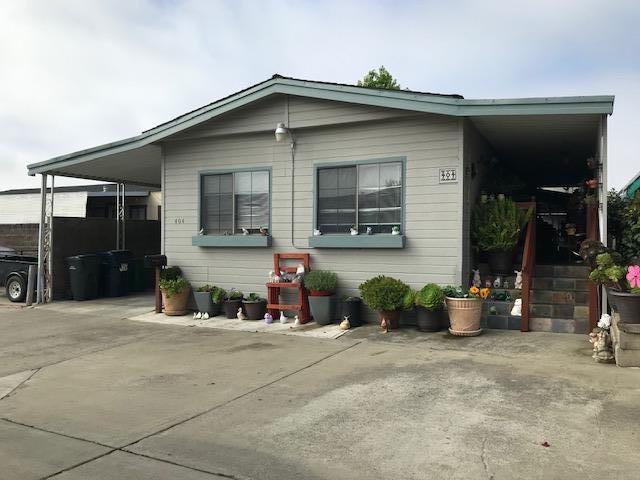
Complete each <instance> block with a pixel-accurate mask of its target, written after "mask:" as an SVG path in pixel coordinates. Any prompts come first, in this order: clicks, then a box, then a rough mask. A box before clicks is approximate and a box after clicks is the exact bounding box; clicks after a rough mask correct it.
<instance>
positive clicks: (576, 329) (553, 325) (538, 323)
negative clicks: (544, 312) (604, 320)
mask: <svg viewBox="0 0 640 480" xmlns="http://www.w3.org/2000/svg"><path fill="white" fill-rule="evenodd" d="M587 328H588V321H587V319H586V318H584V319H575V318H549V317H530V318H529V329H530V330H531V331H532V332H555V333H581V334H585V333H587Z"/></svg>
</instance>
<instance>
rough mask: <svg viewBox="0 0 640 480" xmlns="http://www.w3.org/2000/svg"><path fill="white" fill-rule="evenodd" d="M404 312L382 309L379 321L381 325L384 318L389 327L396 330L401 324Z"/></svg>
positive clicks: (379, 313)
mask: <svg viewBox="0 0 640 480" xmlns="http://www.w3.org/2000/svg"><path fill="white" fill-rule="evenodd" d="M401 314H402V312H401V311H400V310H380V311H379V312H378V321H379V323H380V325H382V319H383V318H384V319H385V320H386V322H387V328H388V329H389V330H395V329H396V328H398V326H399V325H400V315H401Z"/></svg>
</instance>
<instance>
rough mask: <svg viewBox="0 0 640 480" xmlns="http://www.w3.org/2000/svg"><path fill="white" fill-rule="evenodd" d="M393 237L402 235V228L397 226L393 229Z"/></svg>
mask: <svg viewBox="0 0 640 480" xmlns="http://www.w3.org/2000/svg"><path fill="white" fill-rule="evenodd" d="M391 235H400V227H398V226H397V225H396V226H395V227H393V228H392V229H391Z"/></svg>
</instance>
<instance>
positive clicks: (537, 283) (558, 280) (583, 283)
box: [531, 277, 589, 292]
mask: <svg viewBox="0 0 640 480" xmlns="http://www.w3.org/2000/svg"><path fill="white" fill-rule="evenodd" d="M588 288H589V281H588V280H587V277H584V278H567V277H533V278H532V282H531V290H555V291H560V292H586V291H587V290H588Z"/></svg>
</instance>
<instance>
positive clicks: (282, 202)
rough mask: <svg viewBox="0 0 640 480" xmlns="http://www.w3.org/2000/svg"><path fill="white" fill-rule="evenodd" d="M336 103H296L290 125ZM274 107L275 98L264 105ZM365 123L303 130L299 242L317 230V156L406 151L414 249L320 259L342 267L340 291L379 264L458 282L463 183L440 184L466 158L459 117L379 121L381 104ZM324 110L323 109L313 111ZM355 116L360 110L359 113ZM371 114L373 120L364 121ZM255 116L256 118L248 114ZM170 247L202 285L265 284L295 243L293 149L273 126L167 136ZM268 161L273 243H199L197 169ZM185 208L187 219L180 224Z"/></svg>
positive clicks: (421, 279) (317, 261)
mask: <svg viewBox="0 0 640 480" xmlns="http://www.w3.org/2000/svg"><path fill="white" fill-rule="evenodd" d="M325 103H330V102H316V101H313V102H306V103H305V102H299V101H298V100H295V101H294V100H292V101H291V102H290V118H291V125H295V124H296V122H299V123H298V124H299V125H302V124H304V122H306V121H308V119H309V118H312V117H313V116H314V115H316V116H317V117H318V118H323V120H322V121H323V122H330V121H331V112H334V113H333V114H337V113H336V111H335V106H334V105H329V106H327V105H326V104H325ZM258 110H260V109H256V110H254V111H253V114H255V115H256V116H257V118H258V119H260V118H263V116H268V115H269V114H270V113H269V112H271V106H269V105H266V106H265V110H264V111H263V112H261V113H260V114H259V112H258ZM357 110H359V112H360V113H359V114H362V115H363V117H362V118H361V119H360V121H359V123H350V124H348V125H345V124H343V125H335V126H323V127H318V128H305V129H304V130H302V129H301V130H297V131H295V135H296V144H297V146H296V163H295V195H294V196H295V222H294V226H295V244H296V245H297V246H298V247H306V246H307V245H308V243H307V239H308V237H309V236H310V235H311V233H312V230H313V205H314V201H313V185H314V178H313V172H314V164H318V163H331V162H351V161H359V160H368V159H373V158H385V157H398V156H404V157H406V178H405V186H406V207H405V215H406V232H405V233H406V236H407V243H406V248H404V249H399V250H393V251H389V250H368V249H359V250H351V249H349V250H335V249H331V250H323V249H308V250H307V249H304V250H302V251H304V252H308V253H311V260H312V267H313V268H315V269H329V270H334V271H336V272H338V276H339V282H340V290H341V293H348V294H353V293H356V292H357V287H358V285H359V284H360V283H361V282H363V281H364V280H366V279H367V278H370V277H372V276H374V275H377V274H379V273H381V272H382V273H385V274H388V275H392V276H395V277H398V278H401V279H402V280H404V281H406V282H407V283H409V284H410V285H411V286H413V287H414V288H418V287H421V286H422V285H424V284H425V283H427V282H437V283H440V284H450V283H459V281H460V278H459V277H460V270H461V268H462V265H461V263H462V258H461V256H462V232H461V211H460V207H461V204H460V197H461V185H460V184H448V185H439V184H438V169H439V168H440V167H448V166H455V167H459V163H460V162H459V151H460V147H459V141H460V132H459V126H458V122H457V120H455V119H450V118H448V117H440V116H433V115H424V116H421V117H416V116H410V117H406V118H396V119H394V120H393V121H392V122H390V121H388V120H380V118H378V117H377V113H378V112H373V114H372V112H371V109H369V116H367V115H366V114H367V109H366V108H362V107H358V108H357ZM314 112H315V113H314ZM354 115H355V113H354ZM365 118H367V119H368V120H369V121H366V122H365V121H364V119H365ZM245 120H246V121H251V120H250V119H249V117H247V118H246V119H245ZM164 155H165V161H164V169H165V170H164V178H165V181H164V184H163V193H164V202H165V204H164V208H165V223H164V251H165V253H166V254H167V256H168V258H169V263H170V264H174V265H179V266H180V267H181V268H182V269H183V271H184V272H185V274H186V276H187V277H188V279H189V280H190V281H191V282H193V283H194V284H196V285H198V284H202V283H205V282H206V283H215V284H218V285H221V286H223V287H225V288H230V287H236V288H240V289H242V290H243V291H246V292H249V291H252V292H258V293H261V294H264V293H265V287H264V283H265V281H266V277H267V273H268V272H269V270H271V269H272V256H273V253H274V252H288V251H295V250H296V249H295V248H294V247H293V246H292V244H291V201H290V198H291V157H290V150H289V146H288V145H284V144H278V143H276V142H275V140H274V137H273V133H272V128H270V130H269V131H267V132H257V133H251V134H242V135H233V136H221V137H215V138H193V139H181V140H179V141H171V142H166V143H165V144H164ZM230 165H231V166H233V167H237V168H246V167H252V166H269V167H271V172H272V200H271V203H272V211H271V215H272V218H271V224H272V225H271V226H272V231H271V233H272V236H273V246H272V247H271V248H265V249H253V250H252V249H242V248H233V249H221V248H199V247H194V246H192V245H191V236H192V235H194V234H195V233H196V232H197V231H198V229H199V219H198V171H200V170H206V169H216V168H229V166H230ZM177 217H179V218H180V221H182V220H184V223H176V222H175V219H176V218H177Z"/></svg>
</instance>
